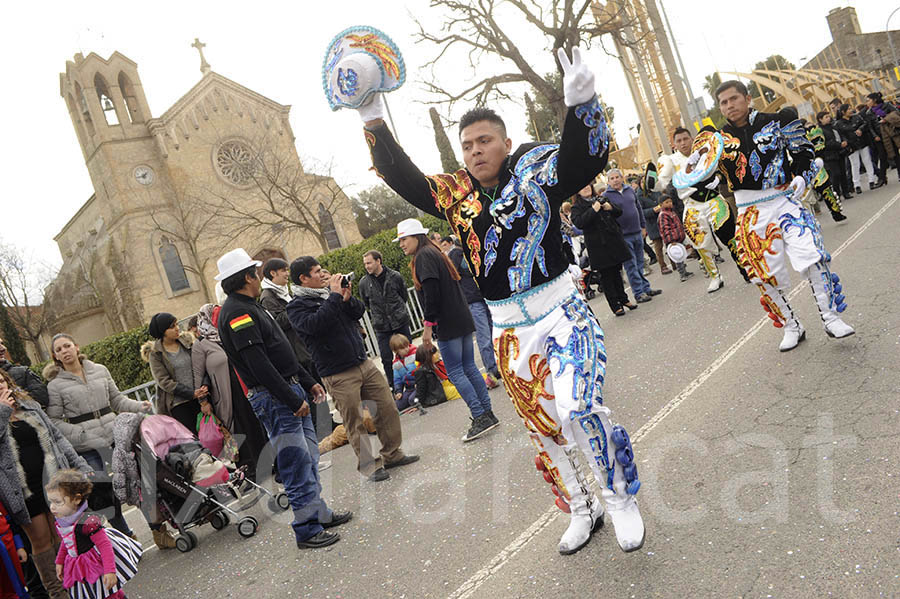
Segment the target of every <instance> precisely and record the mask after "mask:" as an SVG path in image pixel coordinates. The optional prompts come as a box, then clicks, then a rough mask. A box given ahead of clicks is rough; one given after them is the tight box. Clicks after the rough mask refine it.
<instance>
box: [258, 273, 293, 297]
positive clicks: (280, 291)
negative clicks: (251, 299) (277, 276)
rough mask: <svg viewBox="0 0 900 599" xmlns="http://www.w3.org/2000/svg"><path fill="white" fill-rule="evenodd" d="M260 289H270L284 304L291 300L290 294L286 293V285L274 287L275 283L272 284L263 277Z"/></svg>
mask: <svg viewBox="0 0 900 599" xmlns="http://www.w3.org/2000/svg"><path fill="white" fill-rule="evenodd" d="M262 288H263V289H271V290H272V291H274V292H275V295H277V296H278V297H279V298H281V299H282V300H284V301H285V302H289V301H291V300H292V299H293V298H292V297H291V292H290V291H288V287H287V285H276V284H275V283H273V282H272V281H270V280H269V279H267V278H265V277H263V280H262Z"/></svg>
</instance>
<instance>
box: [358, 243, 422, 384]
mask: <svg viewBox="0 0 900 599" xmlns="http://www.w3.org/2000/svg"><path fill="white" fill-rule="evenodd" d="M363 265H364V266H365V267H366V272H367V273H368V274H367V275H366V276H364V277H363V278H362V279H361V280H360V281H359V296H360V297H361V298H362V301H363V304H365V306H366V309H367V310H368V311H369V318H371V319H372V328H373V329H375V337H376V338H377V339H378V351H379V353H380V354H381V366H382V367H383V368H384V376H385V377H387V381H388V385H389V386H390V388H391V389H393V388H394V367H393V361H394V356H393V355H392V354H391V343H390V342H391V337H392V336H394V335H403V336H404V337H406V338H407V339H410V340H412V335H411V334H410V331H409V313H408V312H407V310H406V301H407V300H408V299H409V292H408V291H407V290H406V281H404V280H403V275H401V274H400V273H399V272H397V271H396V270H393V269H391V268H388V267H387V266H385V265H384V263H383V262H382V258H381V252H379V251H377V250H369V251H368V252H366V253H365V254H364V255H363Z"/></svg>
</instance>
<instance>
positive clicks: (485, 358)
mask: <svg viewBox="0 0 900 599" xmlns="http://www.w3.org/2000/svg"><path fill="white" fill-rule="evenodd" d="M469 312H471V313H472V320H474V321H475V340H476V341H477V342H478V353H480V354H481V363H482V364H484V368H485V370H487V371H488V372H494V371H495V370H497V360H496V358H494V342H493V341H492V340H491V313H490V312H488V307H487V304H486V303H484V302H483V301H482V302H474V303H471V304H469Z"/></svg>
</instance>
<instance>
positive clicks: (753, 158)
mask: <svg viewBox="0 0 900 599" xmlns="http://www.w3.org/2000/svg"><path fill="white" fill-rule="evenodd" d="M750 174H751V175H753V180H754V181H759V176H760V175H762V165H761V164H760V163H759V154H758V153H757V152H756V150H753V151H752V152H750Z"/></svg>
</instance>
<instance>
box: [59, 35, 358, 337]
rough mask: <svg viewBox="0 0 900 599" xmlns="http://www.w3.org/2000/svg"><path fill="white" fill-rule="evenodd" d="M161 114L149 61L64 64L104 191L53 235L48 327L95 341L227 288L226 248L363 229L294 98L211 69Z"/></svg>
mask: <svg viewBox="0 0 900 599" xmlns="http://www.w3.org/2000/svg"><path fill="white" fill-rule="evenodd" d="M194 47H195V48H197V49H198V50H200V53H201V72H202V77H201V79H200V81H199V82H198V83H197V84H196V85H194V87H193V88H191V89H190V90H188V91H187V93H185V94H184V96H182V97H181V98H180V99H179V100H178V101H177V102H175V104H174V105H173V106H171V107H170V108H169V109H168V110H166V111H165V112H163V113H162V114H161V115H160V116H158V117H154V116H153V115H152V113H151V111H150V106H149V104H148V102H147V98H146V96H145V92H144V89H143V87H142V85H141V79H140V76H139V75H138V70H137V64H135V63H134V62H133V61H132V60H130V59H129V58H127V57H126V56H124V55H122V54H120V53H119V52H114V53H113V54H112V55H111V56H110V57H109V58H108V59H103V58H101V57H100V56H98V55H97V54H94V53H91V54H89V55H88V56H86V57H85V56H83V55H82V54H80V53H79V54H76V55H75V58H74V60H72V61H68V62H67V63H66V69H65V72H64V73H61V74H60V94H61V96H62V98H63V100H64V102H65V105H66V107H67V109H68V111H69V114H70V116H71V118H72V125H73V127H74V128H75V134H76V136H77V137H78V142H79V145H80V146H81V150H82V154H83V158H84V161H85V164H86V166H87V169H88V172H89V174H90V177H91V181H92V183H93V187H94V193H93V194H92V195H91V197H90V198H89V199H88V200H87V202H85V203H84V204H83V205H82V206H81V207H80V208H79V209H78V210H77V211H76V212H75V214H74V215H73V216H72V218H71V219H70V220H69V222H68V223H66V225H65V226H64V227H63V229H62V230H61V231H60V232H59V234H58V235H56V237H54V240H55V241H56V243H57V245H58V247H59V251H60V254H61V255H62V258H63V265H62V268H61V269H60V272H59V275H58V276H57V278H56V280H55V281H54V282H53V283H52V284H51V286H50V288H49V289H48V292H47V294H46V296H47V299H46V301H45V308H46V309H48V310H51V311H52V323H53V324H52V325H51V330H50V331H49V333H51V334H52V333H56V332H60V331H65V332H68V333H70V334H72V335H74V336H75V338H76V339H78V340H79V342H80V343H82V344H86V343H89V342H91V341H94V340H97V339H100V338H102V337H105V336H107V335H109V334H112V333H114V332H118V331H123V330H128V329H130V328H133V327H135V326H139V325H142V324H146V322H148V320H149V317H150V316H151V315H152V314H154V313H156V312H161V311H165V312H170V313H172V314H175V315H176V316H178V317H179V318H184V317H187V316H189V315H190V314H193V313H194V312H196V310H197V309H198V308H199V307H200V306H201V305H202V304H204V303H207V302H214V301H215V295H214V284H215V282H214V280H213V276H214V275H215V273H216V260H217V259H218V257H219V256H220V255H221V254H222V253H224V252H225V251H227V250H229V249H231V248H233V247H244V248H245V249H246V250H247V251H248V252H250V254H251V255H253V256H255V257H257V258H258V259H261V260H265V259H267V258H269V257H272V256H280V257H283V258H285V259H291V258H294V257H296V256H298V255H303V254H312V255H319V254H322V253H324V252H325V251H328V250H330V249H336V248H338V247H342V246H345V245H348V244H352V243H355V242H357V241H359V240H360V239H361V236H360V234H359V230H358V229H357V226H356V224H355V221H354V218H353V214H352V211H351V208H350V202H349V200H348V198H347V197H346V196H345V195H344V193H343V192H342V191H341V189H340V187H339V186H338V184H337V183H336V182H335V181H334V179H332V178H331V177H329V176H324V175H317V174H312V173H308V172H306V171H305V170H304V168H303V165H302V163H301V161H300V158H299V156H298V155H297V151H296V148H295V146H294V135H293V132H292V130H291V126H290V123H289V122H288V115H289V112H290V106H286V105H282V104H279V103H277V102H274V101H273V100H270V99H269V98H266V97H265V96H263V95H261V94H259V93H257V92H254V91H252V90H250V89H247V88H246V87H244V86H242V85H240V84H238V83H236V82H234V81H231V80H230V79H227V78H226V77H223V76H222V75H219V74H218V73H216V72H214V71H212V70H211V69H210V67H209V65H208V64H207V62H206V60H205V59H204V58H203V54H202V47H203V44H200V43H199V41H197V40H195V44H194Z"/></svg>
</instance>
